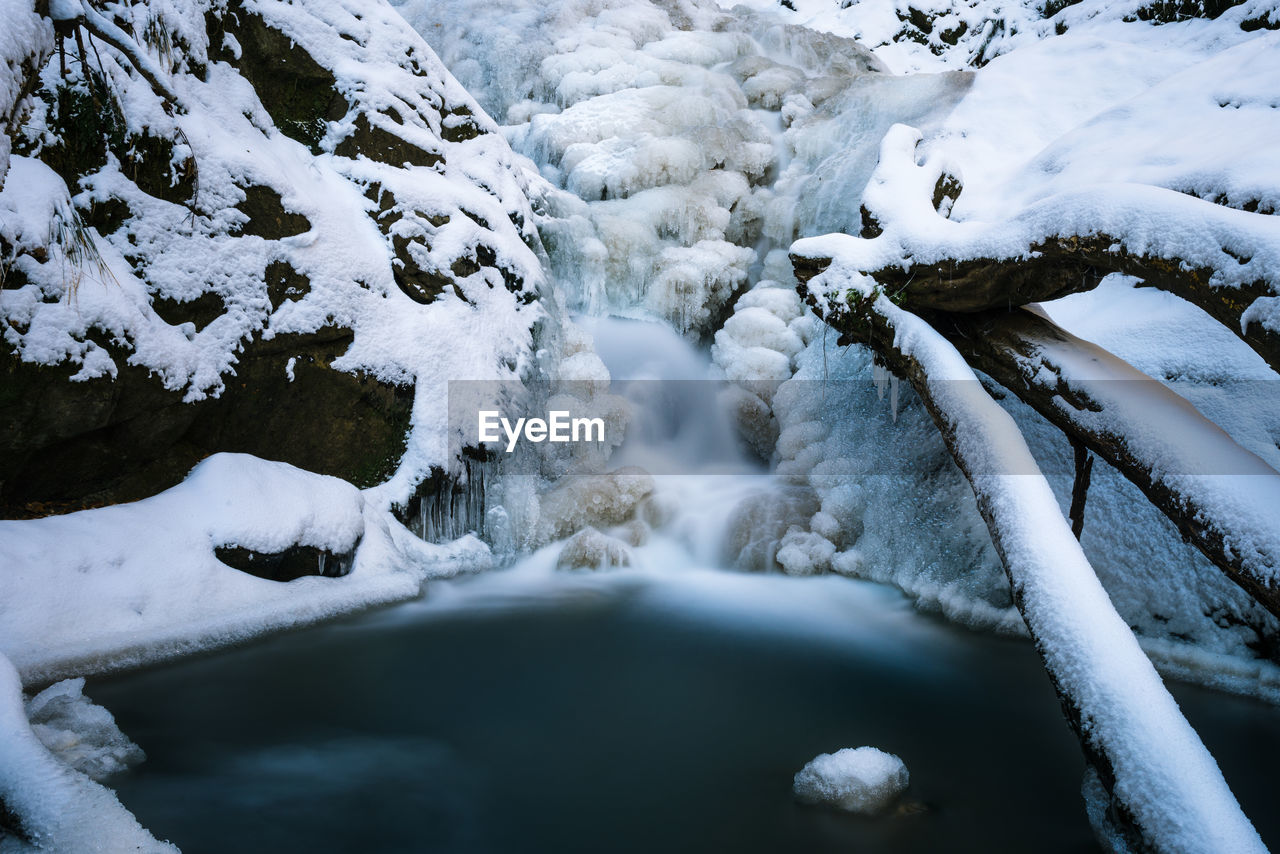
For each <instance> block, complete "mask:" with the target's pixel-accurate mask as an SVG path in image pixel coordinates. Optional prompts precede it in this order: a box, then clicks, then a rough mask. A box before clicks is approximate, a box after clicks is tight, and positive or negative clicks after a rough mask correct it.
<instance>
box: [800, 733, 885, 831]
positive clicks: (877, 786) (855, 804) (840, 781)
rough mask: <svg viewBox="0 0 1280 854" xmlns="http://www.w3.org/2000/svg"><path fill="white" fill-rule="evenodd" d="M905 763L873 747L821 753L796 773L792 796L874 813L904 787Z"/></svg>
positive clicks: (853, 810)
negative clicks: (794, 794) (793, 794)
mask: <svg viewBox="0 0 1280 854" xmlns="http://www.w3.org/2000/svg"><path fill="white" fill-rule="evenodd" d="M909 780H910V775H909V774H908V773H907V766H906V765H905V764H904V763H903V761H902V760H901V759H899V758H898V757H896V756H894V755H893V754H892V753H885V752H884V751H883V750H878V749H876V748H874V747H856V748H854V747H846V748H845V749H844V750H838V751H836V752H835V753H822V754H819V755H818V757H817V758H816V759H814V760H813V761H811V762H809V763H808V764H807V765H805V766H804V767H803V768H801V769H800V773H798V774H796V777H795V784H794V790H795V793H796V797H797V798H799V799H800V800H801V801H804V802H805V803H814V804H830V805H831V806H834V807H838V808H840V809H842V810H848V811H849V812H856V813H862V814H863V815H875V814H876V813H879V812H882V811H884V809H885V808H886V807H887V806H889V804H891V803H892V802H893V799H894V798H896V797H898V795H900V794H902V792H903V791H904V790H905V789H906V788H907V783H908V781H909Z"/></svg>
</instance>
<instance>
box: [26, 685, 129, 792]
mask: <svg viewBox="0 0 1280 854" xmlns="http://www.w3.org/2000/svg"><path fill="white" fill-rule="evenodd" d="M26 712H27V720H29V721H30V722H31V731H32V732H33V733H35V735H36V738H38V739H40V743H41V744H43V745H44V746H45V747H46V748H48V750H49V752H50V753H52V754H53V755H54V756H56V757H58V759H60V760H61V761H62V762H65V763H66V764H67V765H69V766H70V767H72V768H74V769H75V770H77V771H79V772H80V773H81V774H84V775H85V776H86V777H88V778H89V779H91V780H103V779H106V778H107V777H110V776H111V775H112V774H118V773H119V772H121V771H124V770H125V769H127V768H129V767H131V766H133V765H137V764H138V763H139V762H141V761H142V760H143V759H145V758H146V757H145V755H144V754H143V752H142V748H140V747H138V745H136V744H134V743H133V742H132V741H130V740H129V737H128V736H126V735H125V734H124V733H122V732H121V731H120V728H119V727H118V726H116V720H115V718H114V717H112V716H111V713H110V712H109V711H107V710H106V709H104V708H103V707H102V706H99V705H98V704H96V703H94V702H93V701H92V700H90V699H89V698H88V697H86V696H85V695H84V679H83V678H80V679H67V680H64V681H62V682H57V683H54V684H53V685H50V686H49V687H48V688H45V689H44V690H43V691H41V692H40V693H39V694H36V695H35V696H34V697H32V698H31V699H30V700H27V702H26Z"/></svg>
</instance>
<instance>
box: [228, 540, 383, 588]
mask: <svg viewBox="0 0 1280 854" xmlns="http://www.w3.org/2000/svg"><path fill="white" fill-rule="evenodd" d="M359 546H360V544H359V543H358V542H357V543H356V545H355V546H353V547H352V548H351V551H349V552H345V553H343V554H334V553H333V552H329V551H325V550H324V549H318V548H316V547H314V546H290V547H289V548H287V549H285V550H284V551H282V552H274V553H271V552H255V551H252V550H250V549H246V548H241V547H240V546H236V545H224V546H217V547H215V548H214V550H213V554H214V556H215V557H217V558H218V560H220V561H222V562H223V563H225V564H226V565H227V566H229V567H231V568H232V569H238V570H240V571H241V572H247V573H249V574H250V575H256V576H257V577H258V578H265V579H267V580H268V581H293V580H294V579H295V578H301V577H303V576H304V575H322V576H325V577H326V578H340V577H341V576H344V575H346V574H347V573H349V572H350V571H351V565H352V564H353V563H354V562H355V556H356V549H357V548H359Z"/></svg>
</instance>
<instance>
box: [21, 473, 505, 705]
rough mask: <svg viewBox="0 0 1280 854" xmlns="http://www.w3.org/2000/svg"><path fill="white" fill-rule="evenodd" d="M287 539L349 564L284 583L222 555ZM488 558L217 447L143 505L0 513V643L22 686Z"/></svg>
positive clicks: (307, 615) (255, 626)
mask: <svg viewBox="0 0 1280 854" xmlns="http://www.w3.org/2000/svg"><path fill="white" fill-rule="evenodd" d="M293 545H304V546H311V547H314V548H316V549H321V550H324V551H326V552H330V553H333V554H341V553H346V552H350V551H351V550H352V549H354V550H355V557H354V562H353V564H352V566H351V569H350V572H349V573H348V574H346V575H344V576H341V577H337V578H326V577H319V576H308V577H303V578H298V579H296V580H294V581H290V582H287V583H282V582H278V581H268V580H266V579H264V578H258V577H255V576H252V575H249V574H247V573H245V572H241V571H239V570H236V569H232V568H231V567H229V566H227V565H226V564H224V563H222V562H220V561H219V560H218V559H217V557H216V556H215V551H214V550H215V549H216V548H220V547H223V546H238V547H240V548H243V549H249V550H253V551H255V552H260V553H268V554H269V553H277V552H281V551H283V550H285V549H286V548H288V547H290V546H293ZM488 556H489V553H488V549H487V548H486V547H485V546H484V545H483V544H482V543H480V542H479V541H478V540H476V539H474V538H464V539H462V540H459V541H457V542H455V543H453V544H450V545H447V546H438V545H432V544H429V543H424V542H422V541H421V540H419V539H418V538H417V537H415V536H413V535H412V534H411V533H409V532H408V531H407V530H406V529H405V528H403V527H402V526H401V525H400V524H399V523H398V522H396V521H395V519H394V518H392V517H391V515H390V514H389V513H387V512H386V511H385V510H382V509H379V508H377V507H376V506H374V505H371V504H370V503H369V502H368V501H367V500H366V499H365V497H364V495H363V494H362V493H361V492H360V491H359V490H357V489H356V488H355V487H353V486H351V485H350V484H349V483H346V482H344V481H341V480H338V479H337V478H333V477H327V476H323V475H316V474H312V473H309V472H304V471H302V470H300V469H296V468H293V467H292V466H289V465H286V464H284V463H276V462H269V461H266V460H260V459H257V458H255V457H249V456H245V455H239V454H218V455H216V456H213V457H210V458H209V459H208V460H205V461H204V462H203V463H201V464H200V465H199V466H197V467H196V469H195V470H194V471H193V472H192V473H191V475H190V477H188V478H187V480H185V481H183V482H182V483H181V484H179V485H178V486H175V487H173V488H172V489H169V490H167V491H165V492H163V493H161V494H159V495H157V496H154V497H152V498H148V499H145V500H143V501H138V502H135V503H133V504H123V505H117V506H114V507H105V508H102V509H98V510H84V511H81V512H78V513H72V514H69V515H66V516H56V517H51V518H46V519H37V520H30V521H21V522H15V521H4V522H0V566H2V567H3V568H4V571H3V572H0V652H2V653H3V654H4V655H6V656H8V657H9V658H10V659H11V660H12V661H13V664H14V666H15V667H16V668H17V669H18V671H19V672H20V673H21V674H22V679H23V681H24V682H26V683H28V684H38V683H45V682H50V681H53V680H55V679H59V678H62V677H65V676H68V675H78V674H83V673H90V672H102V671H106V670H114V669H119V668H123V667H130V666H136V665H138V664H142V663H144V662H148V661H155V660H160V659H165V658H170V657H173V656H176V655H181V654H185V653H191V652H196V651H199V650H202V649H209V648H212V647H216V646H220V645H224V644H228V643H235V642H238V641H243V640H247V639H249V638H252V637H256V636H258V635H261V634H263V633H265V632H268V631H274V630H279V629H284V628H290V627H297V626H303V625H307V624H310V623H314V622H316V621H319V620H323V619H328V618H332V617H335V616H337V615H339V614H344V613H350V612H353V611H357V610H360V609H363V608H368V607H372V606H375V605H383V604H387V603H390V602H397V601H402V600H405V599H410V598H413V597H414V596H416V595H418V593H419V590H420V585H421V583H422V582H423V581H424V580H425V579H427V578H429V577H446V576H449V575H453V574H455V573H457V572H459V571H462V570H466V569H476V568H483V567H485V566H487V563H488V559H489V557H488Z"/></svg>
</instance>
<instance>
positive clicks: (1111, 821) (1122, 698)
mask: <svg viewBox="0 0 1280 854" xmlns="http://www.w3.org/2000/svg"><path fill="white" fill-rule="evenodd" d="M796 248H797V251H799V252H804V251H805V246H804V244H803V242H802V243H801V244H798V245H797V247H796ZM807 287H808V289H809V291H810V293H811V294H812V293H814V292H818V293H824V292H836V293H838V294H840V295H841V299H840V300H838V301H832V302H831V303H830V304H829V306H826V308H829V309H830V311H829V312H828V317H827V319H828V321H829V322H831V321H832V320H833V319H835V318H833V317H832V315H833V314H836V313H843V312H847V314H845V316H844V317H843V320H844V321H845V323H843V324H840V325H841V328H842V329H844V330H845V331H848V330H849V328H850V323H849V321H850V319H851V318H854V317H856V319H857V325H858V328H857V330H856V332H857V334H858V336H859V340H862V341H864V342H866V343H869V344H870V345H871V346H872V347H873V348H874V349H876V351H877V352H878V353H879V354H880V355H881V356H882V358H884V359H885V361H887V362H888V363H889V365H890V367H892V368H893V370H894V371H895V372H896V373H898V374H899V375H901V376H903V377H905V378H907V379H908V380H909V381H910V382H911V384H912V386H913V388H915V390H916V392H917V393H918V394H919V396H920V398H921V400H922V401H923V402H924V404H925V406H926V407H927V408H928V410H929V412H930V415H931V416H932V417H933V419H934V421H935V423H936V424H937V425H938V427H939V429H940V431H941V432H942V435H943V437H944V439H945V441H946V444H947V447H948V449H949V450H950V451H951V453H952V455H953V457H954V458H955V460H956V462H957V463H958V464H959V466H960V468H961V470H962V471H964V473H965V475H966V477H967V478H968V480H969V482H970V484H971V485H972V487H973V490H974V493H975V495H976V497H977V501H978V508H979V510H980V512H981V514H982V516H983V519H984V520H985V521H986V523H987V527H988V529H989V531H990V533H991V537H992V541H993V543H994V545H995V547H996V550H997V551H998V552H999V554H1000V557H1001V560H1002V561H1003V563H1004V567H1005V571H1006V574H1007V575H1008V578H1009V583H1010V586H1011V588H1012V592H1013V597H1014V601H1015V603H1016V605H1017V607H1018V610H1019V612H1020V613H1021V614H1022V616H1023V619H1024V620H1025V622H1026V624H1027V628H1028V630H1029V632H1030V634H1031V636H1032V638H1033V639H1034V641H1035V644H1036V648H1037V650H1038V651H1039V653H1040V656H1041V659H1042V661H1043V662H1044V665H1045V669H1046V670H1047V671H1048V673H1049V676H1050V679H1051V680H1052V682H1053V684H1054V687H1055V689H1056V690H1057V692H1058V694H1059V697H1060V698H1061V699H1062V702H1063V709H1064V711H1065V712H1066V715H1067V718H1068V720H1069V722H1070V724H1071V726H1072V728H1073V729H1074V731H1075V732H1076V734H1077V736H1078V737H1079V739H1080V744H1081V746H1082V747H1083V749H1084V752H1085V755H1086V757H1087V758H1088V760H1089V763H1090V766H1091V768H1092V773H1093V774H1095V775H1096V778H1092V779H1094V780H1096V783H1097V784H1098V785H1096V786H1094V787H1093V788H1094V789H1097V788H1098V786H1100V789H1101V791H1102V792H1103V793H1104V795H1105V803H1104V804H1102V808H1100V809H1091V818H1093V819H1094V820H1095V823H1098V822H1101V826H1099V827H1097V828H1096V829H1097V830H1098V831H1099V836H1100V837H1101V838H1102V839H1104V840H1106V841H1108V842H1109V843H1110V844H1111V845H1112V846H1113V847H1114V848H1116V850H1126V849H1127V850H1137V851H1158V852H1180V854H1184V852H1205V854H1209V852H1223V851H1232V852H1247V851H1263V850H1265V848H1264V847H1263V844H1262V841H1261V839H1260V838H1259V837H1258V835H1257V832H1256V831H1255V830H1254V829H1253V827H1252V825H1251V824H1250V822H1249V820H1248V819H1247V818H1246V817H1245V816H1244V814H1243V813H1242V812H1241V810H1240V807H1239V805H1238V804H1237V802H1236V800H1235V797H1234V796H1233V795H1232V794H1231V791H1230V790H1229V788H1228V787H1227V785H1226V782H1225V780H1224V779H1223V777H1222V774H1221V771H1220V770H1219V769H1218V767H1217V763H1216V762H1215V761H1214V759H1213V757H1212V756H1211V755H1210V754H1209V752H1208V750H1206V749H1205V747H1204V745H1203V744H1202V743H1201V742H1200V739H1199V737H1198V736H1197V735H1196V733H1195V732H1194V730H1192V728H1191V726H1190V725H1189V724H1188V723H1187V721H1186V719H1185V718H1183V716H1182V714H1181V712H1180V711H1179V709H1178V707H1177V704H1176V703H1175V702H1174V700H1173V698H1172V696H1170V694H1169V693H1168V691H1167V689H1165V687H1164V684H1163V683H1162V682H1161V680H1160V677H1159V676H1158V674H1157V673H1156V671H1155V669H1154V667H1153V666H1152V665H1151V662H1150V661H1149V660H1148V659H1147V658H1146V656H1145V655H1144V654H1143V652H1142V649H1141V648H1140V647H1139V645H1138V642H1137V640H1136V638H1135V637H1134V635H1133V633H1132V632H1131V630H1130V629H1129V627H1128V626H1127V625H1126V624H1125V622H1124V620H1123V619H1122V618H1121V617H1120V616H1119V615H1118V614H1117V613H1116V611H1115V609H1114V607H1113V606H1112V604H1111V601H1110V600H1109V599H1108V597H1107V594H1106V591H1105V590H1104V589H1103V587H1102V585H1101V583H1100V582H1099V581H1098V578H1097V576H1096V575H1095V574H1094V572H1093V569H1092V567H1091V566H1090V565H1089V562H1088V560H1087V558H1086V557H1085V555H1084V552H1083V551H1082V550H1081V548H1080V545H1079V543H1078V542H1077V540H1076V539H1075V537H1074V536H1073V535H1072V532H1071V529H1070V527H1069V525H1068V524H1067V521H1066V520H1065V519H1064V518H1063V516H1062V513H1061V511H1060V510H1059V507H1058V503H1057V499H1056V498H1055V497H1054V494H1053V491H1052V489H1051V488H1050V486H1049V484H1048V482H1047V481H1046V480H1045V478H1044V476H1043V475H1042V474H1041V473H1040V471H1039V468H1038V466H1037V464H1036V461H1035V459H1034V458H1033V457H1032V455H1031V452H1030V451H1029V450H1028V448H1027V445H1026V442H1025V440H1024V439H1023V437H1022V435H1021V433H1020V432H1019V430H1018V428H1017V426H1016V424H1015V422H1014V421H1013V419H1012V418H1011V417H1010V416H1009V415H1008V414H1007V413H1006V412H1004V410H1003V409H1001V408H1000V406H999V405H998V404H997V403H996V402H995V401H994V400H993V399H992V398H991V397H990V396H989V395H988V394H987V392H986V391H985V390H984V388H983V387H982V385H981V384H980V382H979V381H978V379H977V377H976V375H975V374H974V373H973V370H972V369H971V368H970V367H969V365H968V364H967V363H966V362H965V360H964V358H963V357H962V356H961V355H960V353H959V352H957V350H956V349H955V348H954V347H953V346H951V345H950V344H949V343H948V342H947V341H946V339H945V338H943V336H942V335H940V334H939V333H938V332H937V331H936V330H935V329H933V328H932V327H931V326H930V325H929V324H928V323H926V322H924V321H923V320H921V319H920V318H919V317H917V316H916V315H914V314H911V313H910V312H907V311H905V310H903V309H902V308H900V307H898V306H896V305H894V303H893V302H892V301H891V300H890V299H889V298H888V297H887V296H886V295H885V294H884V293H883V292H881V291H880V290H879V289H878V288H877V287H876V284H875V282H874V281H872V280H871V279H869V278H868V277H867V276H865V275H863V273H862V271H861V265H860V264H859V263H858V259H855V260H854V261H853V263H849V262H846V261H845V260H844V259H843V258H841V257H836V259H835V260H834V261H833V262H832V264H831V265H830V267H829V268H828V269H827V270H826V271H825V272H824V273H822V274H821V275H820V276H819V277H818V278H816V279H814V280H812V281H810V282H809V283H808V286H807ZM811 301H813V302H815V303H816V302H817V300H816V299H814V300H811ZM842 306H844V307H846V308H841V307H842ZM1015 472H1016V473H1015Z"/></svg>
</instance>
